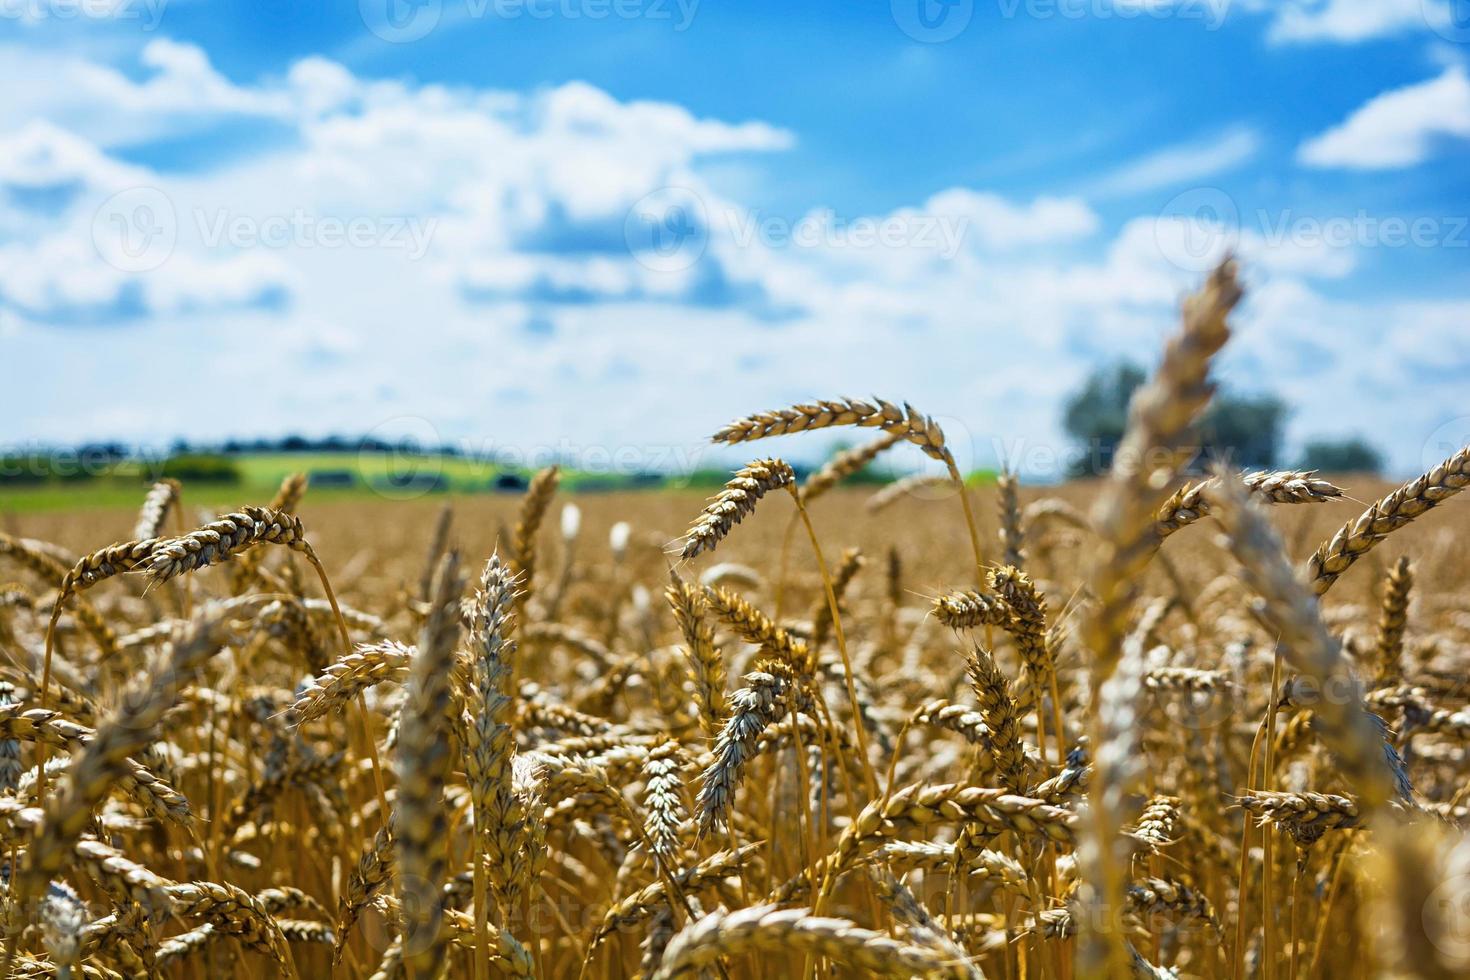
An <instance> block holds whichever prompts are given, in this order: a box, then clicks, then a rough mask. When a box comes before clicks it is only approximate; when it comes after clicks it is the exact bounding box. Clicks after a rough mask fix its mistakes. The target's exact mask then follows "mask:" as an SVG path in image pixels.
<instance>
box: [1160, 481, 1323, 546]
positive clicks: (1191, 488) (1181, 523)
mask: <svg viewBox="0 0 1470 980" xmlns="http://www.w3.org/2000/svg"><path fill="white" fill-rule="evenodd" d="M1241 482H1243V483H1244V484H1245V488H1246V490H1247V491H1248V492H1249V493H1250V495H1251V496H1252V497H1253V498H1254V499H1256V500H1259V501H1261V502H1263V503H1270V504H1324V503H1327V502H1328V501H1329V500H1336V499H1337V498H1339V497H1341V496H1342V489H1341V488H1340V487H1336V486H1333V485H1332V484H1331V483H1328V482H1327V481H1326V480H1322V479H1318V477H1317V474H1316V472H1315V471H1313V470H1280V471H1275V472H1258V473H1247V474H1246V475H1245V476H1243V477H1241ZM1213 485H1214V481H1213V480H1206V481H1204V482H1202V483H1193V484H1188V485H1186V486H1182V487H1180V488H1179V489H1178V490H1176V491H1174V494H1173V496H1171V497H1170V498H1169V499H1168V500H1167V501H1165V503H1164V504H1163V506H1161V507H1160V508H1159V512H1158V514H1157V516H1156V519H1155V522H1154V531H1155V532H1156V533H1157V534H1158V536H1159V537H1160V538H1167V537H1168V536H1169V535H1171V534H1173V533H1174V532H1175V531H1177V530H1179V529H1180V528H1182V527H1187V526H1188V525H1190V524H1194V523H1195V522H1197V521H1199V520H1200V519H1201V518H1203V517H1206V516H1208V515H1209V513H1210V500H1209V491H1210V489H1211V487H1212V486H1213Z"/></svg>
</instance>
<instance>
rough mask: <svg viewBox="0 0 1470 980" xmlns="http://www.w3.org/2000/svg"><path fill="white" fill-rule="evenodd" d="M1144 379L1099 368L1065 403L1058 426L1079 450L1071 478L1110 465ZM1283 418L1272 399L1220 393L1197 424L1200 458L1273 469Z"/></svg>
mask: <svg viewBox="0 0 1470 980" xmlns="http://www.w3.org/2000/svg"><path fill="white" fill-rule="evenodd" d="M1145 378H1146V376H1145V374H1144V372H1143V369H1142V368H1140V367H1138V366H1137V365H1136V364H1129V363H1122V364H1116V365H1113V366H1110V367H1104V368H1099V369H1097V370H1096V371H1093V372H1092V374H1090V375H1088V377H1087V380H1086V381H1084V382H1083V384H1082V388H1081V389H1080V390H1078V391H1077V392H1076V393H1075V394H1073V395H1072V397H1071V398H1069V399H1068V400H1067V403H1066V409H1065V411H1064V413H1063V415H1062V427H1063V428H1064V429H1065V430H1066V432H1067V434H1068V435H1070V436H1071V437H1072V438H1073V439H1075V440H1076V441H1077V442H1078V443H1079V444H1080V448H1081V449H1082V450H1083V453H1082V455H1081V458H1080V459H1079V460H1078V461H1077V462H1076V463H1074V464H1073V466H1072V475H1073V476H1091V475H1096V474H1098V473H1101V472H1103V471H1105V470H1107V468H1108V467H1109V466H1110V465H1112V459H1113V454H1114V452H1115V451H1116V449H1117V448H1118V443H1119V442H1120V441H1121V440H1122V438H1123V431H1124V429H1125V428H1126V427H1127V424H1128V401H1129V399H1131V398H1132V397H1133V393H1134V392H1135V391H1136V390H1138V388H1139V387H1140V386H1141V385H1142V384H1143V382H1144V380H1145ZM1286 414H1287V406H1286V403H1285V402H1284V401H1282V400H1281V399H1280V398H1277V397H1276V396H1275V395H1271V394H1260V395H1236V394H1232V393H1230V392H1226V391H1222V392H1220V393H1219V394H1217V395H1216V396H1215V400H1214V401H1213V402H1212V403H1211V404H1210V407H1209V409H1208V410H1207V411H1206V412H1205V414H1204V417H1203V418H1202V419H1201V420H1200V441H1201V446H1200V448H1201V450H1202V454H1203V458H1205V459H1209V458H1215V459H1225V460H1228V461H1229V462H1230V463H1231V464H1232V465H1235V466H1243V467H1261V468H1267V467H1271V466H1274V465H1276V460H1277V459H1278V457H1279V456H1280V452H1281V439H1282V430H1283V428H1284V427H1285V424H1286Z"/></svg>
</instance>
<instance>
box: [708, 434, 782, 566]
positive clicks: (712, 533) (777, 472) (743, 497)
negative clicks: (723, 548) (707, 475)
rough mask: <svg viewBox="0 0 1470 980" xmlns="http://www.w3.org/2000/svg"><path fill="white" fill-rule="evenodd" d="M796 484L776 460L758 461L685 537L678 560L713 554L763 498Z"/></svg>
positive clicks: (736, 478)
mask: <svg viewBox="0 0 1470 980" xmlns="http://www.w3.org/2000/svg"><path fill="white" fill-rule="evenodd" d="M795 481H796V474H795V473H793V472H792V470H791V467H790V466H788V465H787V464H786V462H785V461H784V460H779V459H758V460H756V461H755V462H753V463H750V464H749V465H747V466H746V467H745V468H744V469H742V470H739V471H738V472H737V473H736V474H735V475H734V476H733V477H731V478H730V481H729V482H728V483H726V484H725V488H724V489H723V490H721V491H720V492H719V493H718V494H716V495H715V499H714V500H713V501H711V502H710V504H709V506H708V507H706V508H705V509H704V513H702V514H700V516H699V517H698V519H696V520H695V522H694V524H693V525H692V526H691V527H690V528H689V531H688V533H687V534H685V535H684V549H683V551H682V552H681V553H680V557H681V558H684V559H689V558H693V557H694V556H695V555H698V554H699V553H700V552H703V551H714V550H715V546H716V545H718V544H719V543H720V542H721V541H722V540H724V538H725V536H726V535H728V534H729V533H730V531H731V529H732V528H734V527H735V525H736V524H739V523H740V522H741V521H742V520H744V519H745V518H746V517H748V516H750V514H752V513H754V511H755V505H756V504H757V503H758V502H759V501H760V499H761V498H762V497H764V496H765V495H766V494H767V493H769V492H770V491H772V490H778V489H780V488H781V487H785V486H789V485H790V484H792V483H794V482H795Z"/></svg>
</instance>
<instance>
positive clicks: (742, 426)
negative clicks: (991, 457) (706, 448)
mask: <svg viewBox="0 0 1470 980" xmlns="http://www.w3.org/2000/svg"><path fill="white" fill-rule="evenodd" d="M838 425H856V426H862V427H864V428H878V429H882V430H883V431H885V432H890V433H892V432H896V433H898V434H899V435H901V436H902V437H903V438H905V439H907V440H908V441H909V442H912V443H913V444H914V445H916V446H918V447H919V448H920V449H922V450H924V452H925V453H927V454H928V455H930V456H932V457H934V458H935V459H938V460H946V459H948V458H949V457H948V453H947V452H946V450H945V448H944V431H943V430H942V429H940V428H939V423H938V422H935V421H934V420H933V419H932V418H930V417H929V416H927V415H922V414H920V413H919V411H918V410H917V409H915V408H914V407H913V406H912V405H908V404H905V405H904V406H903V407H902V408H900V407H898V406H897V405H895V404H893V403H892V402H889V401H884V400H883V399H882V398H874V399H873V400H872V402H865V401H857V400H855V399H852V398H837V399H823V400H821V401H816V402H810V403H808V404H804V405H793V406H792V407H791V408H783V409H778V410H777V411H774V412H759V413H757V414H755V415H751V416H748V417H746V418H743V419H736V420H735V421H734V422H731V423H730V424H729V425H727V426H725V427H724V428H723V429H721V430H720V431H718V432H716V433H715V434H714V436H712V437H711V439H712V441H714V442H724V443H729V444H731V445H734V444H735V443H739V442H750V441H751V440H753V439H765V438H767V437H769V436H784V435H789V434H790V433H793V432H807V431H811V430H815V429H826V428H830V427H832V426H838Z"/></svg>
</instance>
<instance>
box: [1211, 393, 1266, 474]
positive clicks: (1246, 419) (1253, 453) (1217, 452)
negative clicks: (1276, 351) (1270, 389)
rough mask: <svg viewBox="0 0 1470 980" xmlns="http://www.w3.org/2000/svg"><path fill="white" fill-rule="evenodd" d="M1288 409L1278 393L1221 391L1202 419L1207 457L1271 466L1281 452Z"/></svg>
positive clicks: (1241, 464)
mask: <svg viewBox="0 0 1470 980" xmlns="http://www.w3.org/2000/svg"><path fill="white" fill-rule="evenodd" d="M1286 412H1287V408H1286V402H1284V401H1282V400H1281V399H1280V398H1277V397H1276V396H1275V395H1269V394H1266V395H1234V394H1230V393H1228V392H1221V393H1220V394H1219V395H1217V396H1216V397H1215V400H1214V401H1213V402H1212V403H1211V404H1210V407H1209V408H1208V409H1207V410H1206V411H1205V414H1204V417H1203V418H1202V419H1200V439H1201V442H1202V443H1203V445H1202V446H1201V447H1200V448H1201V449H1202V450H1203V452H1204V455H1205V458H1206V459H1221V460H1225V461H1227V462H1228V463H1229V464H1230V465H1232V466H1238V467H1241V468H1254V469H1270V468H1271V467H1273V466H1275V465H1276V461H1277V460H1278V459H1279V458H1280V456H1281V434H1282V430H1283V429H1284V428H1285V425H1286Z"/></svg>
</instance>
